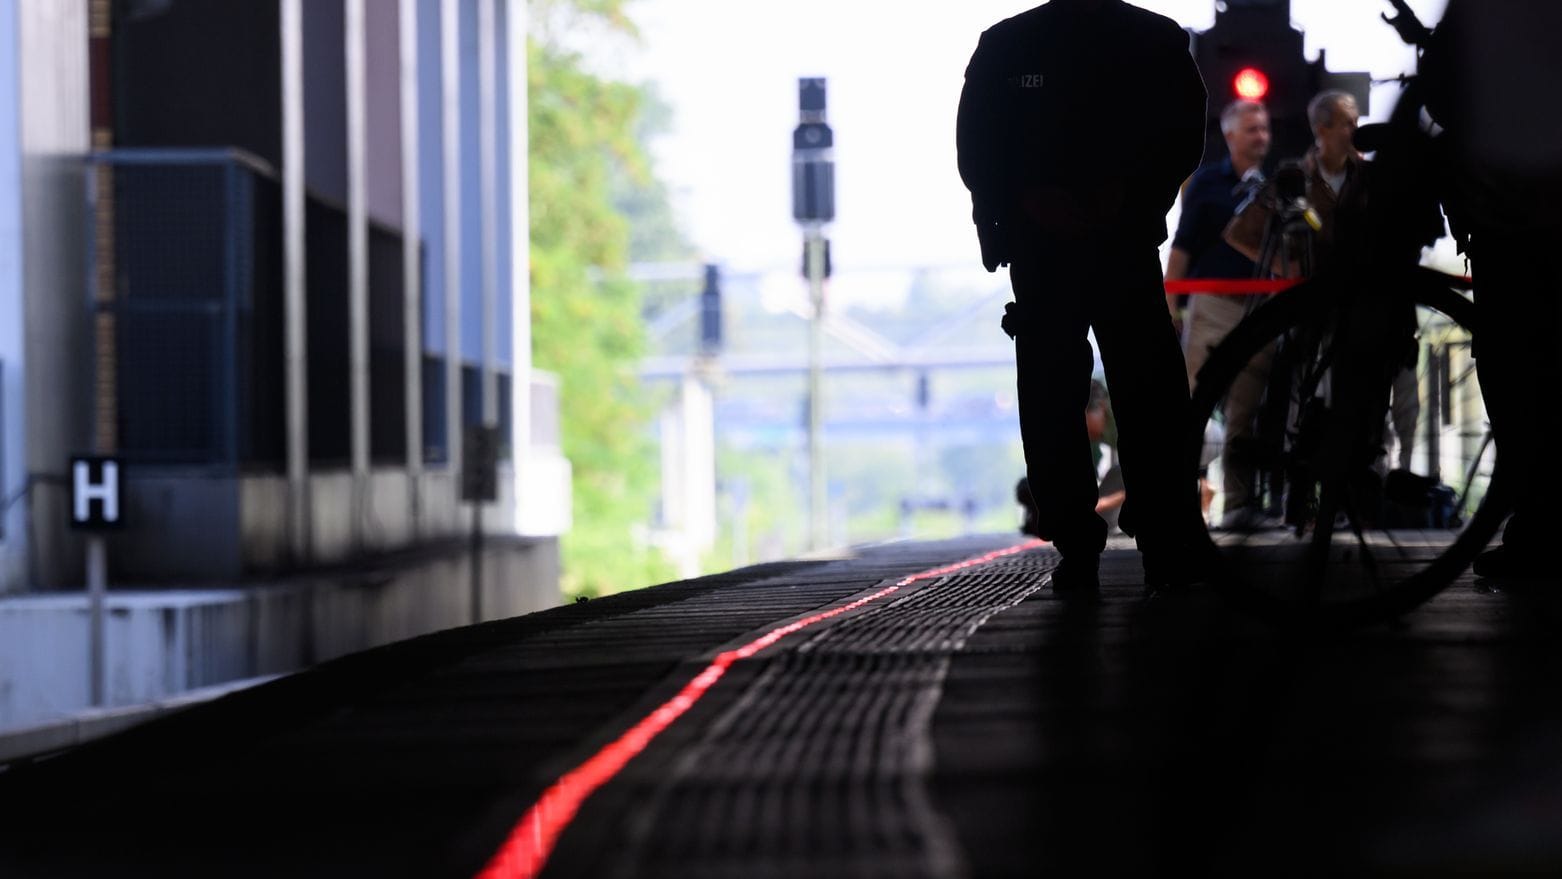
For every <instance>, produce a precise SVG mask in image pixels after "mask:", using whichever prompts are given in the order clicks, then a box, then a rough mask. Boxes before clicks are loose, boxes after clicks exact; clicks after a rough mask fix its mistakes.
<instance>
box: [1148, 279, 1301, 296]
mask: <svg viewBox="0 0 1562 879" xmlns="http://www.w3.org/2000/svg"><path fill="white" fill-rule="evenodd" d="M1301 282H1302V279H1300V278H1283V279H1278V280H1268V281H1260V280H1258V279H1256V278H1247V279H1243V280H1236V279H1228V278H1188V279H1186V280H1181V281H1167V282H1166V292H1167V293H1213V294H1215V295H1217V296H1240V295H1243V294H1246V293H1279V292H1280V291H1281V290H1289V289H1291V288H1292V287H1295V286H1296V285H1297V284H1300V283H1301Z"/></svg>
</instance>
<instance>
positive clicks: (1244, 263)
mask: <svg viewBox="0 0 1562 879" xmlns="http://www.w3.org/2000/svg"><path fill="white" fill-rule="evenodd" d="M1220 130H1221V133H1222V134H1223V135H1225V138H1226V149H1227V152H1228V153H1229V155H1227V156H1226V158H1223V159H1221V160H1220V161H1217V162H1210V163H1209V164H1207V165H1204V166H1203V167H1201V168H1199V170H1198V171H1196V172H1194V174H1193V179H1191V180H1190V181H1188V187H1187V190H1186V191H1185V192H1184V193H1183V195H1182V214H1181V216H1180V217H1179V219H1178V222H1177V234H1176V235H1175V236H1173V238H1172V246H1171V254H1170V256H1168V257H1167V260H1166V280H1168V281H1178V280H1183V279H1189V278H1191V279H1196V278H1218V279H1243V278H1251V277H1253V261H1252V260H1251V259H1248V258H1247V257H1246V256H1243V255H1242V254H1241V253H1238V252H1237V251H1236V250H1235V249H1233V248H1232V247H1231V245H1230V244H1228V243H1227V242H1226V240H1225V238H1224V233H1225V231H1226V225H1227V224H1228V223H1230V222H1231V216H1232V214H1233V213H1234V212H1235V211H1236V208H1237V205H1238V203H1239V202H1240V201H1241V200H1242V198H1243V192H1244V191H1245V189H1246V187H1244V186H1243V185H1242V184H1243V182H1244V180H1247V179H1248V176H1249V175H1257V174H1258V173H1259V170H1260V168H1261V167H1262V165H1263V162H1264V158H1265V156H1267V155H1268V154H1269V112H1268V111H1267V110H1265V109H1264V105H1263V104H1260V103H1257V102H1256V101H1234V102H1232V103H1231V104H1228V105H1227V106H1226V108H1225V109H1224V110H1222V111H1221V113H1220ZM1254 183H1255V185H1256V181H1254ZM1179 298H1182V297H1178V296H1176V295H1173V294H1168V295H1167V298H1166V299H1167V307H1168V308H1169V309H1170V310H1171V312H1172V314H1173V316H1174V318H1175V316H1176V314H1177V310H1178V299H1179ZM1186 298H1187V300H1188V305H1187V312H1186V317H1185V318H1184V319H1183V322H1182V323H1183V326H1182V338H1183V355H1184V357H1185V358H1186V362H1185V364H1184V365H1185V367H1186V370H1187V377H1188V386H1189V387H1190V388H1191V387H1192V386H1193V384H1194V378H1195V377H1196V376H1197V375H1198V372H1199V369H1200V368H1202V367H1203V366H1204V361H1205V360H1207V359H1208V358H1209V352H1210V350H1211V349H1212V348H1214V347H1215V346H1216V345H1218V344H1220V342H1221V340H1222V339H1224V338H1225V337H1226V334H1227V333H1229V332H1231V328H1232V327H1234V326H1236V325H1237V323H1238V322H1239V321H1240V320H1242V317H1243V316H1244V315H1245V314H1246V313H1247V311H1248V309H1249V307H1250V306H1251V305H1252V304H1253V299H1254V297H1251V296H1232V295H1227V294H1213V293H1210V294H1201V293H1195V294H1193V295H1191V296H1187V297H1186ZM1266 372H1267V369H1263V370H1258V371H1251V370H1250V371H1248V372H1244V373H1243V374H1242V375H1241V376H1238V378H1237V380H1236V382H1234V383H1233V384H1232V387H1231V393H1230V394H1228V395H1227V399H1226V404H1225V412H1226V424H1227V425H1228V428H1227V429H1228V434H1227V437H1226V446H1227V448H1229V447H1230V445H1231V443H1232V441H1233V440H1238V441H1239V440H1240V439H1241V437H1242V435H1243V433H1244V431H1247V430H1248V429H1247V428H1243V427H1237V428H1232V427H1230V426H1231V425H1246V424H1248V423H1249V422H1251V421H1252V417H1253V412H1254V408H1255V407H1256V406H1257V404H1258V401H1259V399H1260V398H1261V397H1262V394H1263V381H1264V374H1265V373H1266ZM1229 464H1230V462H1229V461H1228V462H1227V465H1228V466H1225V467H1224V468H1223V477H1222V494H1223V496H1224V506H1225V509H1226V510H1227V511H1228V514H1229V513H1230V512H1231V511H1238V510H1245V509H1246V507H1247V505H1248V500H1249V499H1250V496H1251V495H1252V482H1253V474H1252V473H1251V472H1247V471H1245V470H1243V469H1241V468H1237V467H1233V466H1229ZM1223 524H1225V523H1223ZM1232 524H1234V522H1233V523H1232Z"/></svg>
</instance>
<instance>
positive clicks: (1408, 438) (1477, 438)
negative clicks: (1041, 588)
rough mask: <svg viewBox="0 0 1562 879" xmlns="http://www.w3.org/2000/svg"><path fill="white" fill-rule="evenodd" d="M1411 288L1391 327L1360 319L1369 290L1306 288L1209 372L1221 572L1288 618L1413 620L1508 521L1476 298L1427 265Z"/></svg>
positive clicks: (1205, 379) (1322, 284) (1214, 543)
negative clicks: (1479, 377)
mask: <svg viewBox="0 0 1562 879" xmlns="http://www.w3.org/2000/svg"><path fill="white" fill-rule="evenodd" d="M1397 286H1398V287H1399V289H1398V290H1397V291H1395V293H1394V294H1393V295H1392V298H1387V299H1384V300H1379V301H1380V302H1393V303H1399V304H1397V305H1395V306H1393V307H1394V308H1396V309H1398V310H1397V312H1394V314H1395V315H1396V316H1395V317H1393V318H1392V320H1391V322H1390V323H1389V324H1384V323H1383V322H1382V320H1377V321H1376V322H1375V323H1368V324H1365V325H1363V324H1362V322H1361V321H1359V320H1357V319H1356V318H1355V317H1353V316H1352V315H1353V314H1357V313H1353V312H1351V311H1350V309H1351V308H1354V307H1359V306H1357V305H1356V304H1355V303H1359V302H1360V301H1361V300H1360V299H1356V298H1353V297H1356V296H1359V295H1360V294H1359V292H1358V291H1353V290H1348V289H1346V288H1345V287H1344V286H1343V285H1340V284H1336V283H1334V282H1332V281H1330V280H1328V279H1314V280H1310V281H1307V282H1305V283H1303V284H1300V285H1298V286H1297V287H1294V288H1292V289H1290V290H1288V291H1286V292H1284V293H1281V294H1279V295H1278V296H1275V297H1274V298H1273V299H1271V300H1270V301H1269V302H1267V303H1265V304H1264V305H1263V306H1262V307H1260V308H1259V309H1257V310H1256V311H1255V312H1254V313H1253V314H1251V315H1249V316H1248V318H1247V319H1245V320H1244V321H1243V322H1242V323H1241V324H1239V325H1238V326H1237V328H1236V329H1235V330H1233V331H1232V332H1231V334H1230V335H1229V336H1228V337H1227V338H1226V339H1225V340H1224V341H1223V342H1222V343H1221V344H1220V345H1219V346H1218V347H1217V348H1216V349H1215V350H1214V351H1213V352H1211V354H1210V357H1209V360H1208V361H1207V362H1206V363H1205V365H1204V367H1203V368H1202V369H1201V370H1200V372H1199V374H1198V377H1197V381H1196V384H1195V388H1194V393H1193V423H1194V427H1193V430H1192V435H1191V436H1190V445H1192V446H1193V447H1195V448H1197V449H1198V450H1199V452H1198V454H1199V458H1200V465H1201V473H1202V474H1203V480H1204V485H1205V488H1204V491H1203V495H1204V498H1205V501H1206V511H1205V525H1206V529H1205V538H1207V540H1208V543H1207V545H1206V546H1205V547H1204V549H1205V550H1206V552H1207V554H1208V557H1209V559H1210V565H1209V567H1210V571H1209V576H1210V578H1211V580H1212V581H1213V583H1214V585H1215V586H1216V587H1217V588H1219V589H1220V590H1221V591H1222V592H1223V593H1224V594H1225V595H1226V596H1227V597H1228V598H1229V599H1230V600H1231V601H1233V602H1234V603H1236V604H1238V605H1240V606H1242V607H1244V608H1246V609H1248V610H1250V611H1252V612H1254V613H1257V614H1258V615H1260V616H1263V617H1265V618H1268V619H1271V620H1273V621H1275V622H1277V623H1282V624H1302V625H1324V626H1339V625H1356V624H1362V623H1367V622H1373V621H1377V620H1383V619H1387V618H1390V617H1392V616H1395V615H1397V614H1400V613H1403V612H1405V611H1407V610H1409V609H1411V608H1413V607H1415V606H1416V605H1418V604H1420V603H1421V602H1423V601H1425V600H1427V599H1428V598H1430V597H1431V596H1433V595H1435V594H1436V593H1437V592H1438V591H1439V590H1441V589H1442V588H1444V587H1445V586H1447V585H1448V584H1449V583H1451V582H1452V581H1453V579H1454V578H1455V577H1457V576H1459V574H1460V573H1462V572H1463V571H1464V569H1465V568H1466V567H1467V566H1468V565H1469V564H1470V562H1471V561H1473V559H1474V558H1475V556H1476V554H1478V553H1479V552H1480V551H1481V549H1482V548H1484V547H1485V545H1486V543H1487V542H1488V541H1489V540H1490V539H1491V537H1492V536H1493V535H1494V534H1495V533H1496V530H1497V528H1498V526H1499V525H1500V524H1501V521H1502V519H1503V518H1504V516H1505V515H1506V510H1507V506H1506V501H1505V499H1504V495H1503V494H1502V492H1501V484H1500V482H1499V481H1498V480H1497V479H1496V478H1495V473H1496V462H1495V450H1494V448H1493V447H1492V445H1491V443H1490V442H1489V441H1486V440H1488V439H1489V434H1488V432H1487V431H1486V429H1485V413H1484V408H1483V406H1482V405H1481V402H1480V397H1479V388H1478V385H1477V384H1476V382H1475V380H1474V370H1473V367H1471V366H1470V365H1469V344H1470V340H1471V338H1472V332H1473V330H1474V327H1475V323H1476V312H1475V307H1474V305H1473V303H1471V302H1470V301H1469V300H1468V299H1466V298H1464V297H1463V296H1461V295H1459V294H1458V293H1456V292H1455V291H1454V290H1452V289H1450V288H1449V286H1448V279H1447V277H1446V276H1443V275H1440V274H1438V273H1435V272H1431V271H1428V270H1417V271H1415V272H1413V273H1409V274H1407V275H1406V276H1405V277H1404V278H1403V279H1401V280H1400V281H1399V282H1398V285H1397ZM1411 303H1413V304H1414V315H1415V317H1414V323H1413V325H1412V324H1411V323H1410V318H1409V315H1410V314H1411ZM1381 313H1388V312H1386V311H1384V312H1381ZM1353 333H1354V336H1352V334H1353ZM1351 338H1355V339H1358V340H1360V339H1365V341H1364V342H1361V343H1360V344H1357V345H1355V346H1352V344H1351V343H1350V342H1349V341H1348V340H1349V339H1351ZM1412 339H1413V340H1414V343H1415V352H1414V354H1412V353H1411V350H1410V348H1409V344H1410V342H1411V340H1412ZM1352 352H1354V353H1352Z"/></svg>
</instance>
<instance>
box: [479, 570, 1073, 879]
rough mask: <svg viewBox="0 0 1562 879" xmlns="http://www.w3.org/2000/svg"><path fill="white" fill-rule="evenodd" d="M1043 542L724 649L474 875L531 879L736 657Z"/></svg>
mask: <svg viewBox="0 0 1562 879" xmlns="http://www.w3.org/2000/svg"><path fill="white" fill-rule="evenodd" d="M1045 545H1046V543H1045V541H1041V540H1027V541H1025V542H1024V543H1018V544H1015V545H1014V546H1010V547H1007V548H1005V549H1000V550H995V551H994V552H990V553H988V554H986V555H983V556H978V557H976V558H973V559H966V560H965V561H963V562H958V563H956V564H953V565H949V566H947V567H942V568H934V569H932V570H928V571H922V572H921V573H918V574H912V575H911V576H909V577H906V578H905V579H903V580H900V581H899V582H897V583H896V584H895V585H893V586H886V587H884V588H883V589H880V590H878V591H877V592H874V593H873V594H871V595H866V596H863V597H862V598H859V599H857V600H856V601H853V602H851V603H850V604H843V605H840V606H839V607H834V608H831V609H830V610H826V611H821V612H819V613H816V614H814V615H813V616H809V617H804V618H803V619H800V620H796V621H794V622H790V623H787V624H786V625H784V626H778V627H777V628H774V629H771V630H770V631H769V632H766V633H765V634H763V635H761V636H759V637H758V638H755V639H754V640H752V641H750V642H748V643H747V644H744V645H743V646H742V647H739V648H737V649H735V650H727V651H725V652H723V653H720V654H718V655H717V656H716V658H715V659H713V660H711V663H710V665H707V666H706V667H705V670H704V671H702V672H700V673H699V674H698V675H695V677H694V679H693V680H691V681H689V683H687V684H685V685H684V687H683V689H682V690H679V691H678V695H676V696H674V697H672V698H671V699H669V700H667V701H666V702H663V703H662V705H661V706H660V707H659V708H657V709H656V710H655V711H652V712H651V713H650V714H647V715H646V716H645V717H644V718H642V719H641V720H640V721H639V722H638V723H636V724H635V725H634V726H632V727H630V728H629V730H628V731H627V732H625V733H624V734H623V735H621V736H619V737H618V738H617V739H615V740H614V741H612V742H610V743H609V744H608V745H606V746H605V747H603V748H602V750H600V751H598V752H596V753H595V754H593V755H592V756H591V758H590V759H588V760H587V761H586V762H584V763H582V764H580V765H579V766H577V767H575V768H574V769H572V770H570V771H569V772H567V773H565V774H564V775H563V776H561V777H560V778H559V780H558V781H555V782H554V783H553V784H552V785H550V786H549V787H548V789H547V790H545V791H543V792H542V796H541V797H539V798H538V799H537V802H535V803H533V804H532V806H531V808H529V809H527V810H526V814H524V815H522V816H521V820H520V821H518V822H517V823H516V825H515V827H514V828H512V829H511V830H510V835H509V836H508V837H506V838H505V841H504V843H503V844H502V845H501V846H500V847H499V850H498V851H497V852H495V853H494V856H493V857H492V858H490V859H489V861H488V865H487V866H485V867H484V868H483V869H482V872H480V873H478V874H477V879H500V877H505V879H510V877H515V879H531V877H534V876H536V875H537V873H538V872H540V871H541V870H542V867H543V864H545V863H547V861H548V856H549V855H551V854H552V853H553V847H554V845H555V844H556V843H557V842H558V840H559V836H560V835H561V834H562V833H563V832H564V828H566V827H568V826H569V824H570V822H571V821H572V820H574V818H575V813H576V812H577V811H579V809H580V805H581V803H583V802H584V801H585V799H586V797H589V796H591V794H592V793H593V792H595V791H596V789H597V788H599V787H601V786H602V785H604V784H606V783H608V782H609V781H611V780H612V779H613V777H614V776H615V775H617V774H618V771H619V770H620V769H623V768H624V765H625V764H627V763H628V762H629V760H630V759H631V758H633V757H634V756H635V755H636V754H639V753H640V752H641V751H643V750H645V747H646V746H647V745H649V744H650V743H651V740H652V739H654V738H656V737H657V736H658V735H659V734H661V732H662V731H663V730H665V729H666V728H667V727H668V726H671V725H672V722H673V721H675V720H677V719H678V718H679V717H680V716H682V715H683V714H684V712H686V711H688V710H689V709H690V708H692V707H694V703H695V702H698V701H699V700H700V697H702V696H704V695H705V693H706V692H707V691H708V690H710V688H711V687H712V686H715V684H716V682H717V681H718V680H721V676H722V675H724V674H726V673H727V669H728V668H731V667H732V664H733V663H735V662H737V661H738V660H740V659H748V658H750V657H752V656H753V655H754V654H756V653H758V652H759V651H761V650H764V649H765V648H766V647H769V646H771V645H772V644H775V643H776V642H777V641H780V640H781V639H782V638H785V637H786V636H787V635H791V634H793V633H795V632H800V631H802V630H803V629H806V628H808V627H809V626H812V625H814V624H815V623H820V622H823V621H825V620H827V619H830V618H831V617H836V616H840V615H841V614H843V613H846V612H847V611H851V610H856V609H857V608H859V607H862V606H863V605H865V604H868V603H870V602H873V601H878V600H879V599H881V598H884V597H886V596H888V595H893V594H894V593H896V592H899V591H900V590H901V589H902V588H903V587H906V586H910V585H911V584H912V583H915V582H917V581H918V580H929V579H932V578H934V577H942V576H944V575H945V574H953V573H955V572H957V571H963V570H965V569H967V568H974V567H976V566H978V565H985V564H987V563H988V562H991V561H995V560H997V559H1000V558H1003V557H1004V556H1010V555H1016V554H1018V553H1022V552H1025V551H1027V550H1031V549H1036V548H1037V547H1040V546H1045Z"/></svg>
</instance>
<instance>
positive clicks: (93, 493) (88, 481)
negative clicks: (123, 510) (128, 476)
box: [70, 455, 124, 529]
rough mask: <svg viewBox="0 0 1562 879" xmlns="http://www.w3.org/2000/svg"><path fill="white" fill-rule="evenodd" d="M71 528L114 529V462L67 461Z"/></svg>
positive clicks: (116, 484)
mask: <svg viewBox="0 0 1562 879" xmlns="http://www.w3.org/2000/svg"><path fill="white" fill-rule="evenodd" d="M70 465H71V466H70V473H71V527H72V528H82V529H102V528H117V527H119V526H121V525H123V524H124V519H123V518H122V517H121V516H120V505H119V488H120V462H119V459H118V458H105V457H102V456H96V455H78V456H75V457H72V458H71V459H70Z"/></svg>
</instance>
